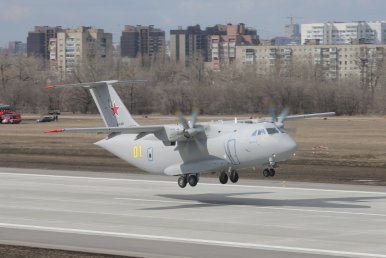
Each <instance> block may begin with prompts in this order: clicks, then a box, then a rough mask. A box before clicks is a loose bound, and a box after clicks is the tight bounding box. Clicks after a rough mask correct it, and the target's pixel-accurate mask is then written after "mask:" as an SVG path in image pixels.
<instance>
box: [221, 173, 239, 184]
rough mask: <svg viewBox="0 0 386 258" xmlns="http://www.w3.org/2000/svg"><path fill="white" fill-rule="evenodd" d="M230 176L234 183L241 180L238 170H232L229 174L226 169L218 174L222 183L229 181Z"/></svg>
mask: <svg viewBox="0 0 386 258" xmlns="http://www.w3.org/2000/svg"><path fill="white" fill-rule="evenodd" d="M228 178H229V179H230V180H231V182H232V183H237V181H239V174H238V173H237V171H236V170H231V172H230V173H229V176H228V173H226V172H225V171H223V172H221V173H220V175H219V176H218V179H219V180H220V183H221V184H226V183H228Z"/></svg>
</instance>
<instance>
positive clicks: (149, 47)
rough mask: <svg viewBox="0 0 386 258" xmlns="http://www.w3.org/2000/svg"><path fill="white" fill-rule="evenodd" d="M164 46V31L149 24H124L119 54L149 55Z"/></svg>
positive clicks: (152, 54)
mask: <svg viewBox="0 0 386 258" xmlns="http://www.w3.org/2000/svg"><path fill="white" fill-rule="evenodd" d="M164 48H165V31H163V30H161V29H157V28H154V26H153V25H150V26H141V25H137V26H131V25H126V26H125V29H124V30H123V31H122V36H121V56H122V57H128V58H137V57H142V58H144V57H151V56H154V55H155V54H156V53H158V52H160V51H161V50H164Z"/></svg>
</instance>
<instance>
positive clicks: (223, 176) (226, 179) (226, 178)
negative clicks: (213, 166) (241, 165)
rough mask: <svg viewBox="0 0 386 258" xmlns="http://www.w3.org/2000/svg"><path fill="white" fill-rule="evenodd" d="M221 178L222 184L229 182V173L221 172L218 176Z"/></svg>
mask: <svg viewBox="0 0 386 258" xmlns="http://www.w3.org/2000/svg"><path fill="white" fill-rule="evenodd" d="M218 179H220V183H221V184H226V183H227V182H228V175H227V173H225V172H221V174H220V176H219V177H218Z"/></svg>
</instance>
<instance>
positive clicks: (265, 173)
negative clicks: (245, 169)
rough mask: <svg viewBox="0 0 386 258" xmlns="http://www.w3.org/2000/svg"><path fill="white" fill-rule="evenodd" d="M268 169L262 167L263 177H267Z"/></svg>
mask: <svg viewBox="0 0 386 258" xmlns="http://www.w3.org/2000/svg"><path fill="white" fill-rule="evenodd" d="M269 174H270V173H269V169H268V168H266V169H264V170H263V176H265V177H269Z"/></svg>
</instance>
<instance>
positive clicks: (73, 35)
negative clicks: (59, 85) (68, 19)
mask: <svg viewBox="0 0 386 258" xmlns="http://www.w3.org/2000/svg"><path fill="white" fill-rule="evenodd" d="M49 44H50V50H51V53H50V61H51V64H52V66H56V67H57V70H58V71H59V72H61V73H62V74H67V73H70V72H72V71H73V69H74V68H75V67H76V66H78V65H80V64H81V63H82V61H86V60H91V61H92V60H94V59H95V60H97V61H103V60H104V59H106V58H107V57H108V56H110V55H111V52H112V34H111V33H105V32H104V30H103V29H96V28H91V27H83V26H82V27H79V28H77V29H66V30H63V31H61V32H58V33H57V38H56V39H55V38H52V39H51V41H50V42H49Z"/></svg>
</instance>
